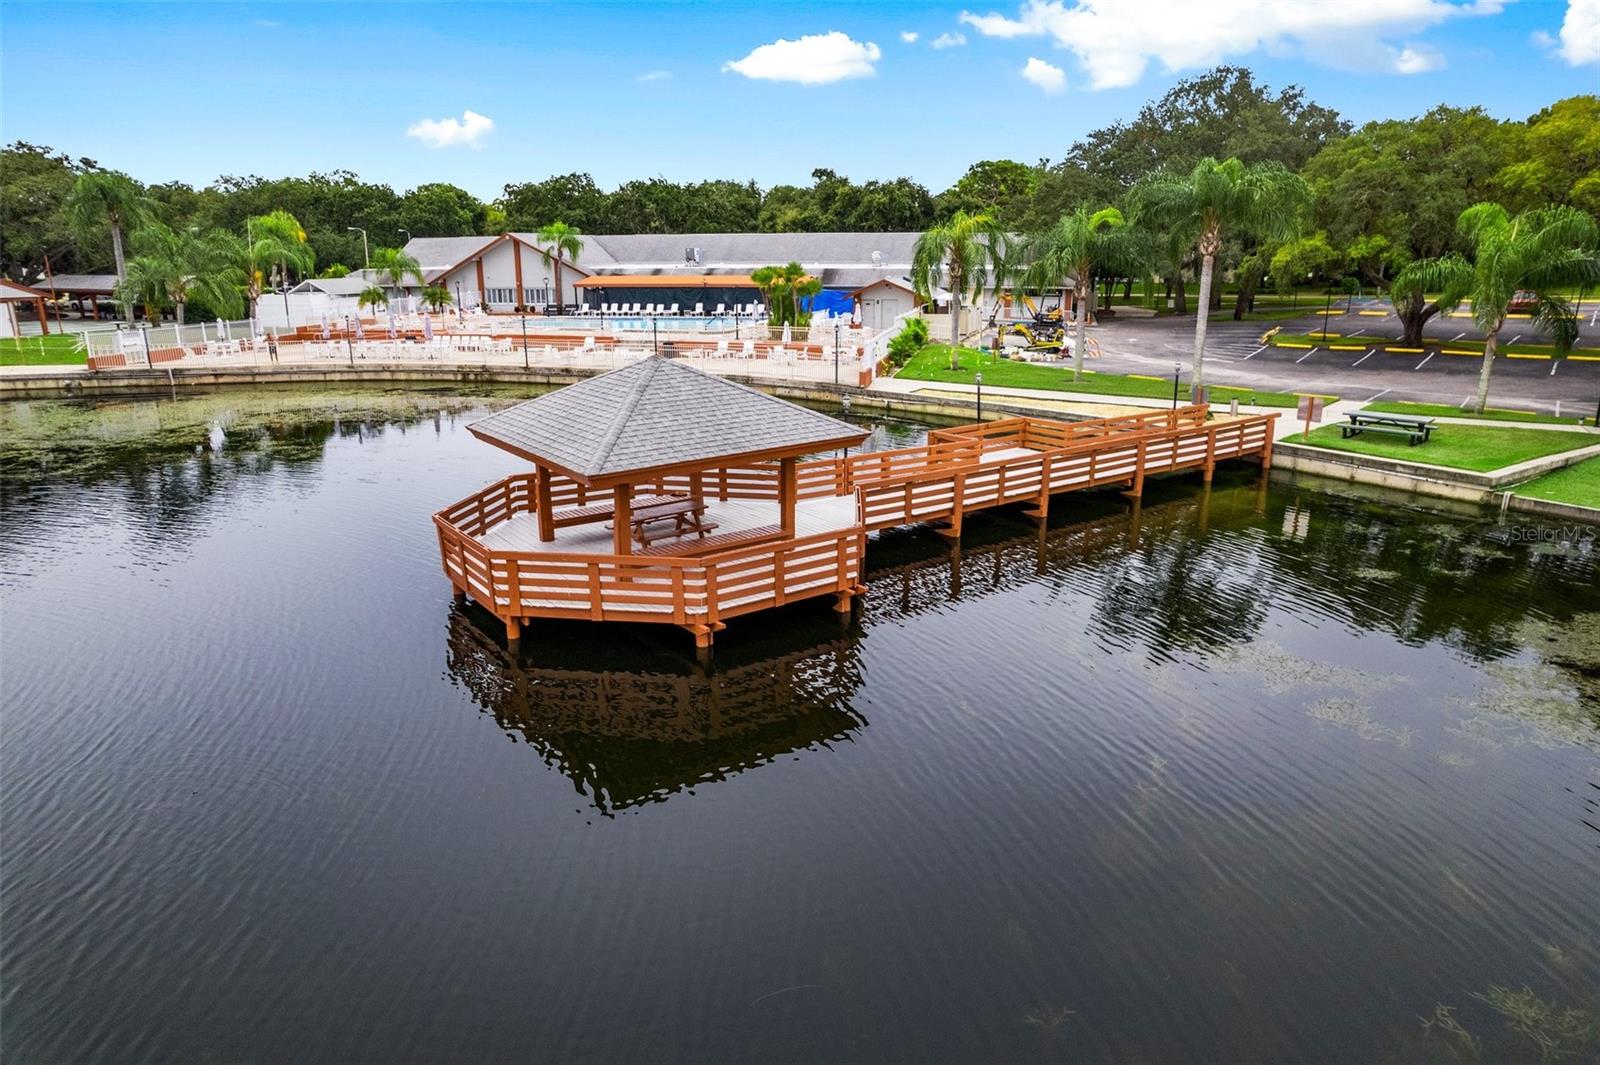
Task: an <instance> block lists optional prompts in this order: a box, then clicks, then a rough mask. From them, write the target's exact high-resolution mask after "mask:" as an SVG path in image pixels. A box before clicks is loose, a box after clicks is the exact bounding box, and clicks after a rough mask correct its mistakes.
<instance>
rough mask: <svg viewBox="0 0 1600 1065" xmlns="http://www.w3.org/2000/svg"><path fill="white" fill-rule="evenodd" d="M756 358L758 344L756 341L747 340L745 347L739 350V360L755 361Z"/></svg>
mask: <svg viewBox="0 0 1600 1065" xmlns="http://www.w3.org/2000/svg"><path fill="white" fill-rule="evenodd" d="M755 357H756V342H755V341H754V340H746V341H745V342H744V346H743V347H742V348H740V349H739V358H741V359H753V358H755Z"/></svg>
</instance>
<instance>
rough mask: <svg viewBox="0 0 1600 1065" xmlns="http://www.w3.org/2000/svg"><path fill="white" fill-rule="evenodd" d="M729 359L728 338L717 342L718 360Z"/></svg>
mask: <svg viewBox="0 0 1600 1065" xmlns="http://www.w3.org/2000/svg"><path fill="white" fill-rule="evenodd" d="M727 357H728V341H727V339H726V338H723V339H722V340H719V341H717V358H719V359H726V358H727Z"/></svg>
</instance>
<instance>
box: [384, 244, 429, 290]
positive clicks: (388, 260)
mask: <svg viewBox="0 0 1600 1065" xmlns="http://www.w3.org/2000/svg"><path fill="white" fill-rule="evenodd" d="M372 269H374V270H376V271H377V272H378V280H380V281H384V282H386V283H387V284H388V285H389V287H390V288H393V289H397V290H404V289H405V287H406V278H408V277H414V278H416V279H417V284H419V285H422V284H425V283H426V282H427V278H425V277H423V276H422V264H421V263H419V262H417V260H416V257H415V256H412V255H408V254H407V253H406V252H405V250H404V249H402V248H379V249H378V250H377V251H375V252H373V253H372Z"/></svg>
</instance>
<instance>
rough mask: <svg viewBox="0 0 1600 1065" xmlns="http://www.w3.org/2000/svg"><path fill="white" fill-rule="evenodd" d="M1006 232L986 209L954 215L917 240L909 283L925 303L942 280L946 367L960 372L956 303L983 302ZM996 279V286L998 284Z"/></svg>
mask: <svg viewBox="0 0 1600 1065" xmlns="http://www.w3.org/2000/svg"><path fill="white" fill-rule="evenodd" d="M1004 243H1005V233H1004V232H1003V231H1002V230H1001V228H1000V226H999V225H998V224H996V222H995V220H994V216H993V215H991V214H989V213H988V212H987V211H980V212H978V213H977V214H968V213H967V212H966V211H957V212H956V213H955V214H954V215H952V216H951V217H950V219H949V221H946V222H943V223H941V224H939V225H936V226H934V227H933V228H932V229H930V230H928V231H927V232H926V233H924V234H922V236H920V237H918V238H917V246H916V250H915V251H914V252H913V253H912V257H911V285H912V288H913V290H915V292H916V294H917V296H918V298H920V299H923V300H927V299H930V298H931V297H932V294H933V291H934V290H935V289H937V288H938V287H939V281H940V279H941V277H942V278H943V280H945V281H946V283H947V284H948V287H949V291H950V368H951V369H952V370H958V369H960V368H961V361H960V351H961V301H962V299H964V298H966V297H967V296H969V295H970V296H971V298H972V299H973V300H974V301H977V300H979V299H981V298H982V296H983V290H984V288H985V286H986V284H987V282H988V280H989V273H990V271H991V270H995V271H996V272H999V269H1000V265H1001V263H1002V262H1003V260H1004V256H1005V249H1004ZM1000 280H1001V279H1000V278H999V277H996V278H995V284H996V286H998V285H999V284H1000Z"/></svg>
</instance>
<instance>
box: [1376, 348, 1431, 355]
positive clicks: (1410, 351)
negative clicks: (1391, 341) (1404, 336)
mask: <svg viewBox="0 0 1600 1065" xmlns="http://www.w3.org/2000/svg"><path fill="white" fill-rule="evenodd" d="M1383 350H1384V351H1387V352H1388V353H1389V354H1391V355H1421V354H1422V349H1421V348H1384V349H1383Z"/></svg>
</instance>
